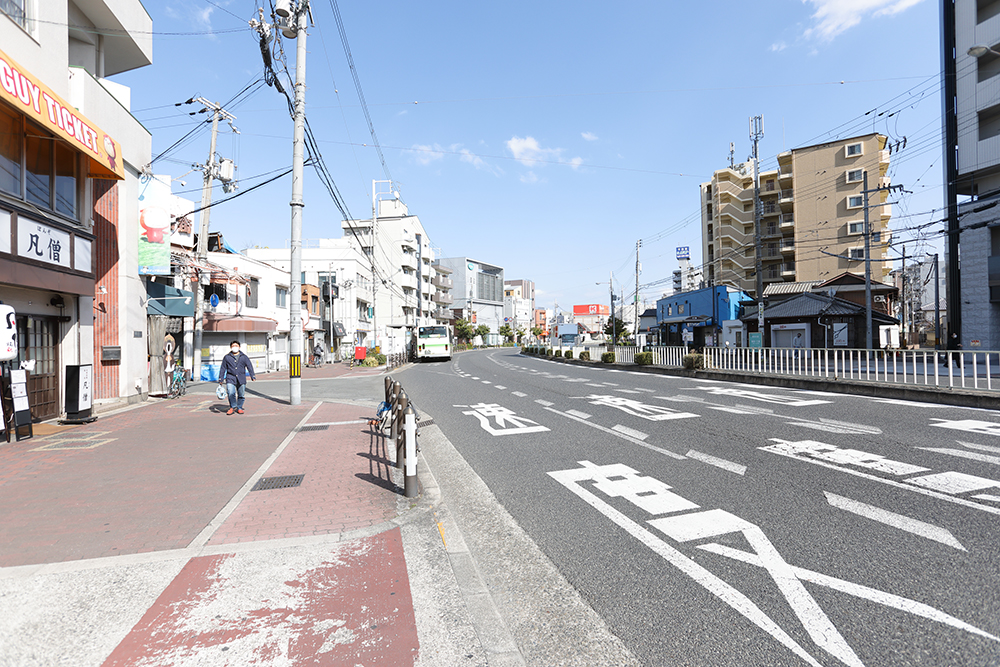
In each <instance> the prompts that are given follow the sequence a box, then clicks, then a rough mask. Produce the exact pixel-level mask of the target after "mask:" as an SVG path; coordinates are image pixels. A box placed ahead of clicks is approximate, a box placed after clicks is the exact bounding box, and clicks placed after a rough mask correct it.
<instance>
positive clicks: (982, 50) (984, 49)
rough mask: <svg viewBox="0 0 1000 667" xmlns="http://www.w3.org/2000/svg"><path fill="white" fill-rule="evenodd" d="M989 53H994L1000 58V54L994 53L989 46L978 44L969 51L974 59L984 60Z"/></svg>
mask: <svg viewBox="0 0 1000 667" xmlns="http://www.w3.org/2000/svg"><path fill="white" fill-rule="evenodd" d="M987 53H992V54H993V55H995V56H1000V52H997V51H994V50H993V49H991V48H990V47H988V46H983V45H982V44H976V45H975V46H973V47H971V48H970V49H969V50H968V54H969V55H970V56H972V57H973V58H982V57H983V56H985V55H986V54H987Z"/></svg>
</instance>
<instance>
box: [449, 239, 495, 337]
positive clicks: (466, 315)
mask: <svg viewBox="0 0 1000 667" xmlns="http://www.w3.org/2000/svg"><path fill="white" fill-rule="evenodd" d="M438 264H440V265H441V266H443V267H444V268H445V269H447V270H449V271H451V278H452V280H453V283H454V288H453V290H452V294H453V296H454V305H453V306H452V308H453V310H454V312H455V313H457V314H460V316H461V317H462V318H463V319H465V320H468V321H469V322H471V323H473V324H476V325H480V324H485V325H486V326H488V327H489V328H490V332H491V334H492V335H491V337H490V341H485V342H486V343H487V344H489V345H494V344H497V343H498V342H499V331H500V327H501V326H503V318H504V313H503V310H504V302H503V284H504V280H503V267H502V266H497V265H495V264H489V263H487V262H482V261H479V260H477V259H472V258H471V257H442V258H441V259H439V260H438Z"/></svg>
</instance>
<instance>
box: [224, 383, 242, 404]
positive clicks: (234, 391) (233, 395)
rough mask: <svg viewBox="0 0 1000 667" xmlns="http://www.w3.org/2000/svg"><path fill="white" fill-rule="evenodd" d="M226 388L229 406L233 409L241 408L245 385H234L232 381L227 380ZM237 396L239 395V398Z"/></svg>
mask: <svg viewBox="0 0 1000 667" xmlns="http://www.w3.org/2000/svg"><path fill="white" fill-rule="evenodd" d="M226 390H227V391H228V392H229V407H230V408H232V409H234V410H242V409H243V401H244V400H245V399H246V393H247V386H246V385H245V384H241V385H236V384H233V383H232V382H227V383H226ZM237 397H239V400H237Z"/></svg>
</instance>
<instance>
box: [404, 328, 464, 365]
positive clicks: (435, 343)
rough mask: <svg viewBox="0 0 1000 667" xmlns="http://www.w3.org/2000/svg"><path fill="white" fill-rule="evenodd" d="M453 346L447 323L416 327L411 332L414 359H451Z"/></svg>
mask: <svg viewBox="0 0 1000 667" xmlns="http://www.w3.org/2000/svg"><path fill="white" fill-rule="evenodd" d="M453 347H454V345H453V344H452V339H451V327H449V326H447V325H444V324H438V325H435V326H428V327H418V328H417V330H416V331H414V332H413V356H414V358H416V359H451V350H452V348H453Z"/></svg>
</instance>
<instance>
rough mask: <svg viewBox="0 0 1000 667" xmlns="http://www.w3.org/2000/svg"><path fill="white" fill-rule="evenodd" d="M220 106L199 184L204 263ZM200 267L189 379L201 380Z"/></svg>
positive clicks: (202, 300)
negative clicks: (201, 182)
mask: <svg viewBox="0 0 1000 667" xmlns="http://www.w3.org/2000/svg"><path fill="white" fill-rule="evenodd" d="M220 109H221V107H220V106H219V105H218V104H216V105H215V107H214V108H213V109H212V143H211V148H209V150H208V163H207V164H206V165H205V182H204V184H203V185H202V186H201V220H200V223H201V224H200V226H199V228H198V260H199V262H200V263H201V264H202V265H204V262H205V260H206V259H207V258H208V221H209V218H210V217H211V215H212V209H211V208H210V206H211V204H212V179H213V178H214V176H215V143H216V139H217V138H218V136H219V110H220ZM201 271H202V267H201V266H199V267H198V269H197V275H198V278H197V280H196V282H195V285H194V289H193V290H192V291H193V292H194V350H192V352H193V359H192V362H193V363H192V366H191V376H192V377H191V379H192V380H201V348H202V344H203V343H202V336H203V332H204V330H205V323H204V322H203V321H202V320H203V319H204V318H205V295H204V293H203V291H202V289H201Z"/></svg>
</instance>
